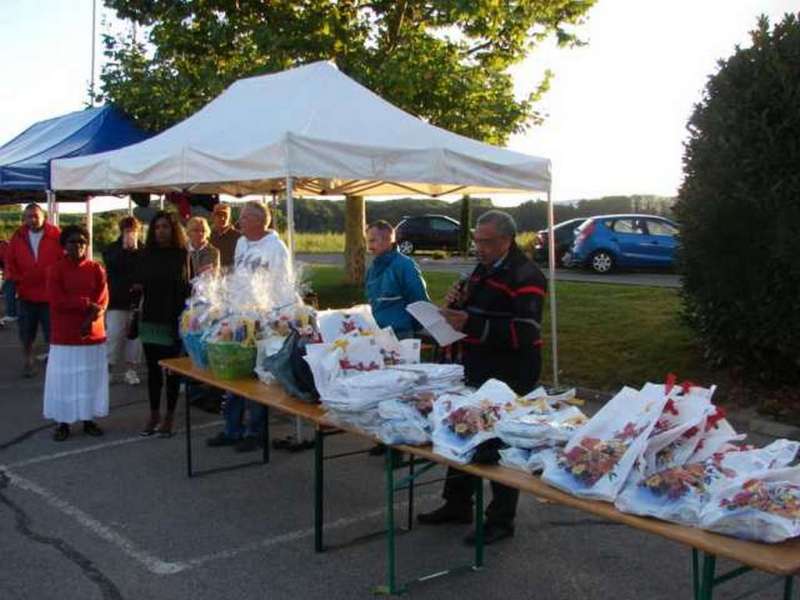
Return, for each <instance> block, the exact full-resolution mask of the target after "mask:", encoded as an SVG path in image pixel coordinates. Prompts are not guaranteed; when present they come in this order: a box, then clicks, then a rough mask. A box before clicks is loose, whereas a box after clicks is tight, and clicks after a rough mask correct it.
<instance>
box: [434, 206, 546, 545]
mask: <svg viewBox="0 0 800 600" xmlns="http://www.w3.org/2000/svg"><path fill="white" fill-rule="evenodd" d="M516 233H517V228H516V224H515V223H514V220H513V218H512V217H511V216H510V215H509V214H507V213H504V212H501V211H498V210H493V211H489V212H487V213H484V214H483V215H482V216H481V217H480V218H479V219H478V223H477V228H476V229H475V237H474V239H475V246H476V249H477V252H478V260H479V261H480V264H479V265H478V266H477V267H475V270H474V271H473V272H472V275H471V276H470V278H469V280H468V281H467V282H466V285H464V284H462V283H459V284H456V285H455V286H453V288H451V290H450V291H449V292H448V294H447V297H446V301H447V304H448V307H450V308H446V309H443V310H442V314H443V315H444V317H445V318H446V319H447V321H448V322H449V323H450V325H452V326H453V327H454V328H455V329H457V330H458V331H462V332H463V333H465V334H466V335H467V337H466V338H464V339H463V340H462V344H463V360H464V375H465V378H466V382H467V384H468V385H471V386H474V387H479V386H480V385H482V384H483V383H484V382H486V381H487V380H488V379H492V378H494V379H499V380H500V381H503V382H505V383H506V384H508V386H509V387H511V388H512V389H513V390H514V391H515V392H516V393H517V394H520V395H523V394H527V393H528V392H530V391H531V390H533V389H534V387H535V386H536V382H537V381H538V379H539V372H540V370H541V345H542V341H541V337H540V328H541V320H542V305H543V303H544V297H545V294H546V290H547V280H546V279H545V277H544V275H543V274H542V272H541V271H540V270H539V267H537V266H536V265H535V264H534V263H533V262H532V261H531V260H530V259H528V257H527V256H525V254H524V253H523V252H522V251H521V250H520V249H519V248H518V247H517V244H516V242H515V238H516ZM447 474H448V479H447V481H446V482H445V487H444V494H443V497H444V499H445V504H444V505H443V506H441V507H440V508H438V509H436V510H434V511H432V512H429V513H424V514H420V515H419V517H418V518H419V521H420V522H421V523H425V524H440V523H449V522H454V523H471V522H472V512H473V511H472V495H473V492H474V489H475V477H474V476H471V475H464V474H463V473H462V472H461V471H458V470H456V469H452V468H451V469H448V473H447ZM518 499H519V491H518V490H516V489H514V488H509V487H507V486H504V485H502V484H499V483H496V482H492V502H491V504H489V506H488V508H487V510H486V529H485V542H486V543H487V544H491V543H492V542H496V541H497V540H500V539H503V538H506V537H510V536H512V535H514V516H515V515H516V509H517V501H518ZM466 541H467V542H468V543H474V535H470V536H468V538H467V540H466Z"/></svg>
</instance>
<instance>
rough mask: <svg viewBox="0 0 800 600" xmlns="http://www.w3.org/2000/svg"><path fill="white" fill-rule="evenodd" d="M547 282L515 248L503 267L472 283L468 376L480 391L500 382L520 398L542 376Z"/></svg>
mask: <svg viewBox="0 0 800 600" xmlns="http://www.w3.org/2000/svg"><path fill="white" fill-rule="evenodd" d="M546 294H547V280H546V279H545V276H544V275H543V274H542V272H541V270H540V269H539V267H537V266H536V264H535V263H533V262H532V261H531V260H530V259H529V258H528V257H527V256H525V254H523V253H522V251H521V250H520V249H519V248H518V247H517V246H516V245H512V247H511V249H510V250H509V252H508V254H507V255H506V257H505V259H504V260H503V262H502V263H500V264H499V265H498V266H491V267H487V266H484V265H482V264H481V265H478V266H477V267H476V268H475V270H474V271H473V273H472V275H471V277H470V279H469V282H468V283H467V299H466V302H465V303H464V310H466V311H467V313H468V314H469V318H468V319H467V324H466V326H465V328H464V333H465V334H467V337H466V338H465V339H464V340H463V342H464V345H463V349H464V356H463V360H464V372H465V376H466V380H467V383H468V384H469V385H472V386H476V387H477V386H479V385H481V384H482V383H484V382H485V381H486V380H487V379H491V378H495V379H499V380H501V381H503V382H505V383H507V384H508V385H509V386H510V387H511V388H513V389H514V391H516V392H517V393H518V394H526V393H528V392H529V391H531V390H532V389H533V388H534V387H535V385H536V382H537V381H538V380H539V371H540V370H541V345H542V339H541V333H540V330H541V323H542V305H543V304H544V298H545V295H546Z"/></svg>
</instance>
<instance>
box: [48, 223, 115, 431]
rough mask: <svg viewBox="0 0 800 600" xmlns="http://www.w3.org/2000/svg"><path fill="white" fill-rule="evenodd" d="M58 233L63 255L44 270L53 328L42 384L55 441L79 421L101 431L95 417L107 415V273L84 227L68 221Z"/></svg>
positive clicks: (86, 427)
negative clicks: (95, 258)
mask: <svg viewBox="0 0 800 600" xmlns="http://www.w3.org/2000/svg"><path fill="white" fill-rule="evenodd" d="M60 238H61V239H60V242H61V244H62V245H63V246H64V248H65V249H66V256H64V257H63V258H62V259H61V260H60V261H58V262H57V263H55V264H54V265H53V266H52V267H50V268H49V269H48V271H47V298H48V300H49V302H50V311H51V315H50V317H51V323H52V328H53V329H52V340H51V342H52V344H51V346H50V356H49V357H48V360H47V371H46V373H45V383H44V416H45V418H46V419H53V420H54V421H56V423H57V424H58V425H57V426H56V430H55V432H54V433H53V439H54V440H55V441H57V442H63V441H64V440H66V439H67V438H68V437H69V435H70V424H72V423H75V422H77V421H83V431H84V433H86V434H87V435H91V436H101V435H103V431H102V429H100V427H98V426H97V424H96V423H95V422H94V419H95V418H97V417H105V416H106V415H108V367H107V364H108V363H107V357H106V332H105V325H104V323H103V313H104V312H105V310H106V306H107V305H108V286H107V284H106V274H105V271H104V270H103V267H102V266H101V265H100V264H99V263H96V262H94V261H93V260H90V259H89V258H88V256H87V250H88V244H89V232H88V231H87V230H86V228H85V227H83V226H79V225H68V226H67V227H65V228H64V230H63V231H62V232H61V236H60Z"/></svg>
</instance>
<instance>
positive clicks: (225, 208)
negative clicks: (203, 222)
mask: <svg viewBox="0 0 800 600" xmlns="http://www.w3.org/2000/svg"><path fill="white" fill-rule="evenodd" d="M211 217H212V221H213V227H212V228H211V239H210V240H209V241H210V242H211V245H212V246H214V247H215V248H216V249H217V250H219V262H220V266H221V267H222V268H223V269H225V268H226V267H233V257H234V254H235V252H236V241H237V240H238V239H239V236H240V235H241V234H240V233H239V232H238V231H237V230H236V229H235V228H234V227H233V225H231V207H230V205H228V204H222V203H221V202H220V203H219V204H216V205H215V206H214V212H213V213H212V215H211Z"/></svg>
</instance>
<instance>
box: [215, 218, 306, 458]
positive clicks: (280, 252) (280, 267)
mask: <svg viewBox="0 0 800 600" xmlns="http://www.w3.org/2000/svg"><path fill="white" fill-rule="evenodd" d="M270 220H271V216H270V212H269V208H268V207H267V206H265V205H263V204H259V203H258V202H248V203H247V204H245V205H244V208H243V209H242V212H241V214H240V215H239V228H240V230H241V232H242V236H241V237H240V238H239V240H238V241H237V242H236V252H235V256H234V268H235V269H236V270H237V271H238V270H241V269H245V270H247V271H249V272H254V271H257V270H259V269H269V270H270V271H271V272H272V273H274V274H276V279H280V280H284V281H291V280H292V277H293V276H292V264H291V260H290V258H289V250H288V249H287V248H286V245H285V244H284V243H283V242H282V241H281V239H280V238H279V237H278V234H277V233H275V232H274V231H272V230H268V227H269V225H270ZM245 407H247V409H248V412H249V418H248V421H247V426H246V427H243V426H242V417H243V414H244V410H245ZM223 416H224V417H225V430H224V431H222V432H221V433H219V434H218V435H216V436H215V437H213V438H210V439H208V440H206V443H207V444H208V445H209V446H211V447H220V446H233V445H235V446H236V451H237V452H250V451H252V450H256V449H258V447H259V446H261V445H262V444H263V441H264V440H263V432H264V427H265V426H266V418H267V410H266V408H265V407H264V406H262V405H261V404H258V403H257V402H252V401H250V400H245V399H244V398H241V397H239V396H228V398H227V401H226V402H225V409H224V411H223Z"/></svg>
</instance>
